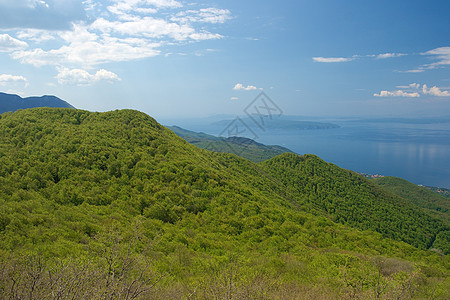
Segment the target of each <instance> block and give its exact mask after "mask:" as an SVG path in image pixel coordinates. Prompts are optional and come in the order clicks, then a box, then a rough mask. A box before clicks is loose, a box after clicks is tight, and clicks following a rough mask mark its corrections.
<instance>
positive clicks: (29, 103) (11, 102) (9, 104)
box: [0, 92, 74, 113]
mask: <svg viewBox="0 0 450 300" xmlns="http://www.w3.org/2000/svg"><path fill="white" fill-rule="evenodd" d="M33 107H68V108H74V107H73V106H72V105H70V104H69V103H67V102H66V101H64V100H61V99H59V98H58V97H55V96H47V95H46V96H41V97H27V98H22V97H20V96H18V95H14V94H6V93H1V92H0V113H4V112H8V111H16V110H18V109H26V108H33Z"/></svg>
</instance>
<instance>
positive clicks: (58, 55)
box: [11, 26, 160, 66]
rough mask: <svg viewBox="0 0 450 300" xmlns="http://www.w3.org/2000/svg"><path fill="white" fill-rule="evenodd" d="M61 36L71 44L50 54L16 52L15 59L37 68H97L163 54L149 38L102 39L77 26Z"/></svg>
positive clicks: (38, 49) (34, 50)
mask: <svg viewBox="0 0 450 300" xmlns="http://www.w3.org/2000/svg"><path fill="white" fill-rule="evenodd" d="M60 37H61V38H62V39H64V40H65V41H66V42H67V45H65V46H62V47H61V48H59V49H53V50H49V51H46V50H43V49H41V48H36V49H33V50H29V51H16V52H13V53H12V54H11V56H12V57H13V58H14V59H17V60H19V61H20V62H21V63H27V64H32V65H34V66H44V65H56V66H64V65H66V64H72V65H81V66H93V65H98V64H102V63H109V62H119V61H129V60H135V59H140V58H146V57H152V56H156V55H158V54H159V53H160V51H159V50H157V49H156V48H157V47H158V46H160V44H157V43H150V42H149V41H148V40H146V39H137V38H115V37H111V36H109V35H103V36H98V35H97V34H94V33H91V32H89V31H88V28H87V27H86V26H75V28H74V30H73V31H68V32H62V33H60Z"/></svg>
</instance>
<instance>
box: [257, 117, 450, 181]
mask: <svg viewBox="0 0 450 300" xmlns="http://www.w3.org/2000/svg"><path fill="white" fill-rule="evenodd" d="M335 123H337V124H339V125H341V128H336V129H326V130H297V131H267V132H265V133H262V134H260V138H259V139H258V141H259V142H261V143H264V144H277V145H281V146H284V147H287V148H289V149H291V150H292V151H294V152H296V153H299V154H304V153H312V154H316V155H318V156H319V157H320V158H322V159H324V160H325V161H328V162H331V163H334V164H336V165H338V166H340V167H342V168H346V169H350V170H353V171H357V172H362V173H367V174H381V175H386V176H396V177H401V178H404V179H407V180H409V181H411V182H413V183H416V184H423V185H430V186H438V187H443V188H450V124H449V123H443V124H397V123H383V124H379V123H355V122H341V123H339V122H335Z"/></svg>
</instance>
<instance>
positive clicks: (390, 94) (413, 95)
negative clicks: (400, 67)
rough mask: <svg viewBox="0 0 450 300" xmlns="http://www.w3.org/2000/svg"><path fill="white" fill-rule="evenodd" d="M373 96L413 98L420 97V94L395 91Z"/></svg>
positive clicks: (382, 92)
mask: <svg viewBox="0 0 450 300" xmlns="http://www.w3.org/2000/svg"><path fill="white" fill-rule="evenodd" d="M373 95H374V96H375V97H411V98H417V97H420V94H419V93H417V92H414V93H408V92H405V91H401V90H398V91H393V92H389V91H381V92H380V93H379V94H377V93H375V94H373Z"/></svg>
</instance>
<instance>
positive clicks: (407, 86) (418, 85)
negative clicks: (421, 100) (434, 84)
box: [397, 83, 420, 90]
mask: <svg viewBox="0 0 450 300" xmlns="http://www.w3.org/2000/svg"><path fill="white" fill-rule="evenodd" d="M397 88H399V89H413V90H418V89H419V88H420V84H418V83H411V84H409V85H398V86H397Z"/></svg>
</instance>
